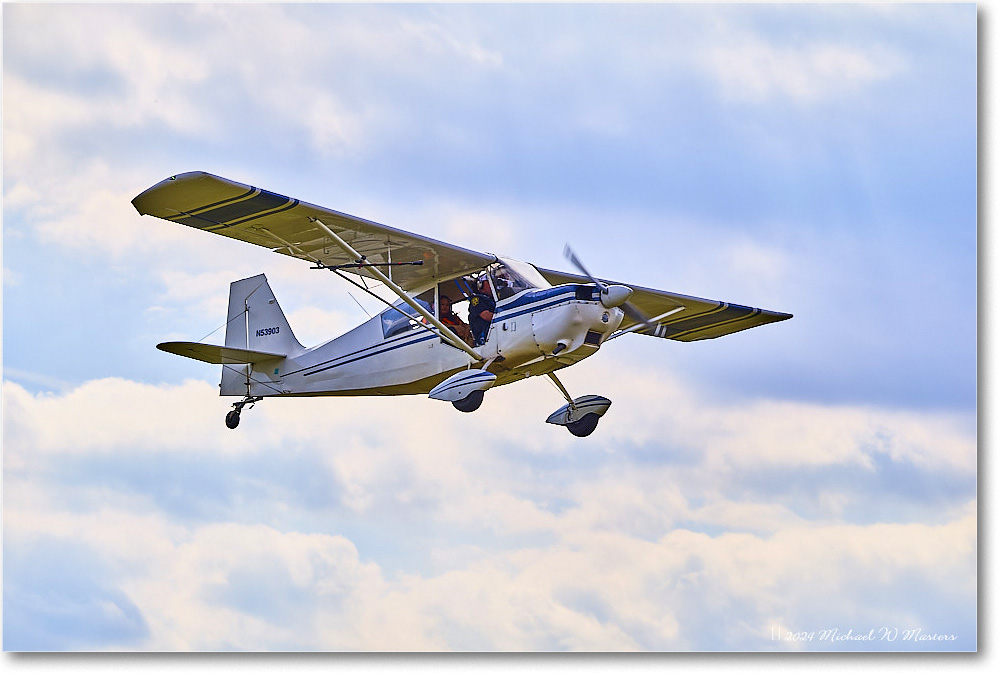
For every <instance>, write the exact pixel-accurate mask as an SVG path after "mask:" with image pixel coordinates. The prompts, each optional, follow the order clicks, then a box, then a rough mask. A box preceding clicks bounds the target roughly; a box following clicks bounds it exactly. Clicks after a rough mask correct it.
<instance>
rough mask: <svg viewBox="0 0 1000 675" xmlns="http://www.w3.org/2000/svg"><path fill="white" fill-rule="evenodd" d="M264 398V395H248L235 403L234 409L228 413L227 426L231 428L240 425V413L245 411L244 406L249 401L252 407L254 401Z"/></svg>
mask: <svg viewBox="0 0 1000 675" xmlns="http://www.w3.org/2000/svg"><path fill="white" fill-rule="evenodd" d="M263 399H264V397H263V396H247V397H246V398H244V399H243V400H242V401H240V402H238V403H234V404H233V409H232V410H230V411H229V412H228V413H226V426H227V427H229V428H230V429H235V428H236V427H238V426H239V425H240V413H241V412H242V411H243V406H245V405H246V404H247V403H249V404H250V407H251V408H252V407H253V404H254V403H256V402H257V401H262V400H263Z"/></svg>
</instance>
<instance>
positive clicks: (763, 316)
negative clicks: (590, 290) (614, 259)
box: [538, 268, 792, 342]
mask: <svg viewBox="0 0 1000 675" xmlns="http://www.w3.org/2000/svg"><path fill="white" fill-rule="evenodd" d="M538 271H539V272H540V273H541V274H542V276H544V277H545V278H546V279H547V280H548V281H549V282H550V283H552V284H567V283H587V284H589V283H592V282H591V281H590V279H588V278H587V277H584V276H580V275H577V274H571V273H568V272H559V271H556V270H548V269H542V268H538ZM607 282H608V283H611V284H618V283H622V282H618V281H611V280H607ZM623 285H626V286H628V287H629V288H631V289H632V290H633V294H632V297H631V298H629V302H630V303H631V304H632V305H634V306H635V307H637V308H638V309H640V310H641V311H642V312H643V313H644V314H645V315H646V316H647V317H648V318H649V319H651V323H652V324H653V325H652V326H651V327H648V328H647V327H643V328H638V329H636V328H635V326H636V325H637V322H635V321H633V320H631V319H629V318H628V317H626V318H625V321H624V322H623V323H622V326H621V328H622V329H623V330H628V329H632V332H636V333H640V334H642V335H652V336H653V337H659V338H666V339H669V340H679V341H681V342H694V341H697V340H708V339H712V338H717V337H722V336H723V335H730V334H731V333H737V332H739V331H742V330H747V329H748V328H756V327H757V326H763V325H765V324H769V323H775V322H777V321H786V320H788V319H791V318H792V315H791V314H788V313H786V312H775V311H772V310H768V309H758V308H756V307H747V306H745V305H737V304H735V303H731V302H722V301H720V300H708V299H706V298H698V297H695V296H691V295H682V294H680V293H671V292H668V291H661V290H657V289H655V288H645V287H643V286H636V285H635V284H623ZM681 308H683V309H681ZM662 315H666V316H662ZM661 316H662V318H660V317H661Z"/></svg>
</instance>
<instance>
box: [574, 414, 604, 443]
mask: <svg viewBox="0 0 1000 675" xmlns="http://www.w3.org/2000/svg"><path fill="white" fill-rule="evenodd" d="M599 421H601V416H600V415H598V414H597V413H587V414H586V415H584V416H583V417H581V418H580V419H578V420H577V421H576V422H569V423H567V424H566V428H567V429H569V432H570V433H571V434H573V435H574V436H579V437H581V438H582V437H584V436H589V435H590V434H592V433H594V429H596V428H597V423H598V422H599Z"/></svg>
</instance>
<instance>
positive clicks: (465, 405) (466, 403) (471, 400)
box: [451, 389, 486, 412]
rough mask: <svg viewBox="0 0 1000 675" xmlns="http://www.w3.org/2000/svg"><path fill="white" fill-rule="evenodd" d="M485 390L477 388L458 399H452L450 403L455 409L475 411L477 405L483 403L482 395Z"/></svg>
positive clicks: (477, 408)
mask: <svg viewBox="0 0 1000 675" xmlns="http://www.w3.org/2000/svg"><path fill="white" fill-rule="evenodd" d="M485 393H486V392H484V391H482V390H481V389H477V390H476V391H474V392H472V393H471V394H469V395H468V396H466V397H465V398H463V399H462V400H460V401H452V402H451V404H452V405H453V406H455V410H460V411H461V412H475V411H476V410H479V406H481V405H482V404H483V395H484V394H485Z"/></svg>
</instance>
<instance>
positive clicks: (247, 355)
mask: <svg viewBox="0 0 1000 675" xmlns="http://www.w3.org/2000/svg"><path fill="white" fill-rule="evenodd" d="M156 348H157V349H159V350H161V351H164V352H169V353H171V354H177V355H178V356H186V357H188V358H189V359H196V360H198V361H204V362H205V363H215V364H221V365H233V364H244V363H259V362H261V361H270V360H272V359H283V358H285V356H286V355H285V354H273V353H271V352H255V351H253V350H251V349H238V348H236V347H222V346H220V345H206V344H203V343H201V342H161V343H160V344H158V345H156Z"/></svg>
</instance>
